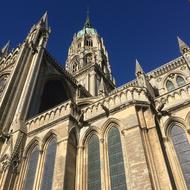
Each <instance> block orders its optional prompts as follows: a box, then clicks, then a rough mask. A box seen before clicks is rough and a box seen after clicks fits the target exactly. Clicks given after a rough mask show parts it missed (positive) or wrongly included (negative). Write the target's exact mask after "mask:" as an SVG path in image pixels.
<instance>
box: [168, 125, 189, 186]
mask: <svg viewBox="0 0 190 190" xmlns="http://www.w3.org/2000/svg"><path fill="white" fill-rule="evenodd" d="M171 138H172V142H173V145H174V148H175V151H176V154H177V157H178V160H179V163H180V166H181V170H182V172H183V176H184V179H185V182H186V185H187V189H190V144H189V141H188V139H187V136H186V134H185V131H184V130H183V129H182V128H181V127H179V126H177V125H175V126H173V127H172V129H171Z"/></svg>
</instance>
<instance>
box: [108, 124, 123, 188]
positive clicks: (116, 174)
mask: <svg viewBox="0 0 190 190" xmlns="http://www.w3.org/2000/svg"><path fill="white" fill-rule="evenodd" d="M108 156H109V170H110V182H111V190H118V189H122V190H126V189H127V185H126V177H125V169H124V162H123V153H122V147H121V139H120V134H119V131H118V129H117V128H115V127H112V128H111V129H110V130H109V132H108Z"/></svg>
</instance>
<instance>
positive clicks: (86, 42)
mask: <svg viewBox="0 0 190 190" xmlns="http://www.w3.org/2000/svg"><path fill="white" fill-rule="evenodd" d="M85 45H86V46H91V47H92V46H93V42H92V39H91V38H88V39H86V41H85Z"/></svg>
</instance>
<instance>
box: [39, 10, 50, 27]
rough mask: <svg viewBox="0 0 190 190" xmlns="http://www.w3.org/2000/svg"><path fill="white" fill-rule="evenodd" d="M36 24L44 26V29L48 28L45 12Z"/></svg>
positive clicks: (46, 13)
mask: <svg viewBox="0 0 190 190" xmlns="http://www.w3.org/2000/svg"><path fill="white" fill-rule="evenodd" d="M38 24H42V25H43V24H44V25H45V28H48V12H47V11H46V12H45V13H44V15H43V16H42V17H41V19H40V21H39V23H38Z"/></svg>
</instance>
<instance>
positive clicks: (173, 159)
mask: <svg viewBox="0 0 190 190" xmlns="http://www.w3.org/2000/svg"><path fill="white" fill-rule="evenodd" d="M49 34H50V28H49V25H48V16H47V13H45V14H44V15H43V17H42V18H41V19H40V20H39V22H38V23H37V24H35V25H33V27H32V28H31V30H30V32H29V33H28V35H27V37H26V39H25V40H24V42H23V43H22V44H21V45H18V47H16V48H15V49H14V50H12V51H11V52H10V51H9V42H8V43H7V44H6V45H5V46H4V48H2V49H0V190H39V189H41V190H51V189H52V190H63V189H64V190H126V189H127V190H172V189H173V190H175V189H177V190H188V189H189V190H190V144H189V142H190V106H189V105H190V48H189V46H188V45H187V44H185V43H184V42H183V41H182V40H181V39H180V38H178V42H179V49H180V53H181V56H179V57H178V58H176V59H175V60H172V61H171V62H169V63H167V64H164V65H162V66H161V67H159V68H157V69H155V70H153V71H151V72H149V73H145V72H144V71H143V69H142V67H141V65H140V63H139V62H138V61H136V79H135V80H133V81H131V82H129V83H127V84H124V85H123V86H121V87H118V88H117V87H116V85H115V80H114V78H113V76H112V72H111V66H110V63H109V57H108V53H107V50H106V48H105V45H104V42H103V39H102V38H101V37H100V35H99V34H98V32H97V31H96V29H94V28H93V26H92V25H91V22H90V19H89V17H88V16H87V19H86V22H85V24H84V27H83V28H82V29H81V30H80V31H79V32H77V33H76V34H74V37H73V41H72V43H71V46H70V47H69V49H68V57H67V60H66V65H65V68H63V66H61V65H60V64H59V63H57V61H56V60H55V59H54V58H53V57H52V56H51V55H50V53H49V52H48V51H47V49H46V45H47V42H48V38H49Z"/></svg>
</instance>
